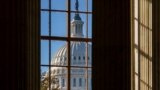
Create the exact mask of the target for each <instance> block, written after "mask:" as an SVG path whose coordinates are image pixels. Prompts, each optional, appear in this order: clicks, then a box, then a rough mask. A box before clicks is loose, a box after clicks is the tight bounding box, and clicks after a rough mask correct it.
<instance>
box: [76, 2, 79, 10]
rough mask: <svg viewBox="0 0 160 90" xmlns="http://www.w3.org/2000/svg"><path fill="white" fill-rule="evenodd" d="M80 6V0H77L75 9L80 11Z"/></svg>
mask: <svg viewBox="0 0 160 90" xmlns="http://www.w3.org/2000/svg"><path fill="white" fill-rule="evenodd" d="M78 8H79V2H78V0H76V3H75V9H76V11H78Z"/></svg>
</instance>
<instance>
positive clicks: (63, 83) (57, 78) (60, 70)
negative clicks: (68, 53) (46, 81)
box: [50, 67, 68, 90]
mask: <svg viewBox="0 0 160 90" xmlns="http://www.w3.org/2000/svg"><path fill="white" fill-rule="evenodd" d="M67 75H68V70H67V68H66V67H51V78H50V81H51V90H57V89H58V88H59V89H60V90H67Z"/></svg>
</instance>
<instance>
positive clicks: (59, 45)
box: [51, 40, 68, 66]
mask: <svg viewBox="0 0 160 90" xmlns="http://www.w3.org/2000/svg"><path fill="white" fill-rule="evenodd" d="M67 58H68V51H67V43H66V42H65V41H56V40H52V41H51V65H57V66H66V65H67V62H68V61H67Z"/></svg>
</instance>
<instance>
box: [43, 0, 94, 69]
mask: <svg viewBox="0 0 160 90" xmlns="http://www.w3.org/2000/svg"><path fill="white" fill-rule="evenodd" d="M67 1H68V0H51V9H53V10H67V4H66V3H67ZM75 1H76V0H71V11H75ZM78 1H79V11H87V3H86V0H78ZM41 9H49V0H41ZM88 11H89V12H91V11H92V0H88ZM73 17H74V13H71V20H72V19H73ZM80 17H81V19H82V21H83V22H84V25H83V34H84V35H85V36H86V22H87V20H86V19H87V15H86V14H82V13H80ZM91 22H92V15H91V14H89V15H88V36H89V38H91V37H92V36H91V33H92V23H91ZM48 31H49V12H48V11H41V35H42V36H48V35H49V32H48ZM51 36H61V37H65V36H67V13H65V12H52V13H51ZM65 44H66V42H65V41H51V58H52V57H53V55H54V54H55V52H56V51H57V50H58V49H59V48H60V47H62V46H63V45H65ZM41 64H45V65H47V64H49V41H47V40H41ZM41 70H42V72H43V71H46V70H47V68H46V67H43V68H41ZM47 71H48V70H47Z"/></svg>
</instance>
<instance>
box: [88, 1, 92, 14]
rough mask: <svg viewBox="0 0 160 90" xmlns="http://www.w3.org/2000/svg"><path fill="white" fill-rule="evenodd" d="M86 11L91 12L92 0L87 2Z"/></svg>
mask: <svg viewBox="0 0 160 90" xmlns="http://www.w3.org/2000/svg"><path fill="white" fill-rule="evenodd" d="M88 11H89V12H92V0H88Z"/></svg>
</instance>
